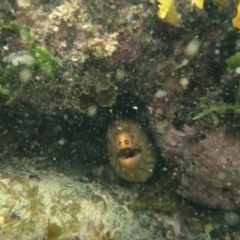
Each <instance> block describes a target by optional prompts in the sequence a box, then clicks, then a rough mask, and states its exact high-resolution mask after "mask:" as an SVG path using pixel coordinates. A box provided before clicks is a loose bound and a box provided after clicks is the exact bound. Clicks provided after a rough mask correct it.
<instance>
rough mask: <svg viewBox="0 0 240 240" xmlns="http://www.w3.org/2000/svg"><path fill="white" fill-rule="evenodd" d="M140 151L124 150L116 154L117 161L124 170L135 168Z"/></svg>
mask: <svg viewBox="0 0 240 240" xmlns="http://www.w3.org/2000/svg"><path fill="white" fill-rule="evenodd" d="M141 152H142V151H141V150H140V149H138V148H125V149H122V150H120V151H119V152H118V154H117V159H118V161H119V162H120V164H121V166H122V167H123V168H125V169H133V168H136V167H137V166H138V164H139V162H140V159H141Z"/></svg>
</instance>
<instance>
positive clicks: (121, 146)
mask: <svg viewBox="0 0 240 240" xmlns="http://www.w3.org/2000/svg"><path fill="white" fill-rule="evenodd" d="M107 152H108V158H109V161H110V164H111V165H112V167H113V168H114V170H115V172H116V173H117V175H118V176H119V177H120V178H123V179H125V180H127V181H130V182H144V181H146V180H147V179H148V178H150V177H151V176H152V174H153V170H154V167H155V164H156V158H155V151H154V147H153V146H152V144H151V143H150V141H149V140H148V138H147V136H146V134H145V133H144V131H143V130H142V128H141V126H140V125H138V124H137V123H134V122H132V121H126V120H123V121H119V122H116V123H115V124H113V125H112V126H110V127H109V129H108V133H107Z"/></svg>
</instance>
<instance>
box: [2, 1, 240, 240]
mask: <svg viewBox="0 0 240 240" xmlns="http://www.w3.org/2000/svg"><path fill="white" fill-rule="evenodd" d="M239 29H240V4H239V1H237V0H229V1H227V0H156V1H155V0H154V1H153V0H149V1H143V0H138V1H136V0H131V1H118V0H108V1H101V0H99V1H95V0H88V1H86V0H69V1H67V0H66V1H64V0H56V1H46V0H17V1H13V0H11V1H7V0H3V1H1V3H0V46H1V48H0V53H1V56H2V57H1V59H0V106H1V110H2V111H1V113H0V116H1V122H0V129H1V133H0V136H1V139H0V149H1V150H2V152H3V157H2V159H4V161H3V162H4V164H6V159H7V158H8V159H11V161H9V162H11V164H12V163H13V164H14V158H15V157H17V158H18V157H20V158H23V159H25V158H33V157H36V156H38V155H41V157H42V158H43V159H46V160H45V162H48V164H50V165H51V166H52V165H54V164H56V163H55V162H54V161H55V160H56V159H58V163H59V164H57V165H58V166H57V167H58V168H59V169H61V170H62V169H64V170H66V169H68V167H69V166H72V165H73V166H74V167H76V168H77V167H79V166H81V167H82V166H83V165H84V168H86V172H85V175H86V176H85V177H84V179H85V180H84V181H95V180H96V178H97V179H98V180H99V179H101V177H100V176H102V175H104V177H106V179H110V181H113V182H115V181H116V182H118V181H120V180H119V178H118V177H121V178H123V179H125V180H128V181H131V182H144V183H141V184H139V185H137V186H141V187H139V188H141V189H144V190H146V192H144V191H143V192H144V193H143V195H147V196H151V198H152V199H151V201H150V200H149V199H147V198H146V197H145V196H140V195H141V194H140V193H139V199H138V200H139V202H136V203H135V205H134V204H133V206H140V207H142V208H144V207H150V208H153V209H158V210H163V211H170V212H181V213H182V212H184V213H186V212H188V210H186V212H185V209H183V208H182V205H181V204H179V203H180V202H183V201H187V202H190V203H191V204H193V205H194V204H200V206H204V207H208V208H210V209H214V210H216V209H220V210H221V211H231V212H224V214H225V215H224V216H226V219H228V220H227V222H228V223H229V222H231V221H230V220H229V217H228V216H230V215H231V216H233V215H234V214H236V215H234V216H235V217H236V221H235V223H234V224H231V223H229V224H228V226H229V227H230V228H231V227H233V228H231V229H234V231H235V227H236V226H238V225H239V220H238V213H239V209H240V206H239V202H240V197H239V196H240V181H239V174H240V163H239V162H240V161H239V153H240V124H239V120H240V116H239V114H240V90H239V89H240V83H239V74H240V63H239V62H240V38H239V34H238V30H239ZM113 122H117V123H120V124H119V125H116V126H115V125H114V126H112V123H113ZM124 123H126V125H124ZM127 125H128V126H127ZM111 126H112V127H111ZM129 126H130V127H129ZM123 130H124V131H123ZM142 130H144V131H142ZM145 134H146V136H145ZM106 135H107V139H106ZM136 136H137V138H136V139H135V138H134V137H136ZM148 136H150V137H149V139H148ZM116 139H117V140H116ZM119 142H120V143H121V144H122V145H121V146H118V145H117V144H119ZM129 146H130V147H129ZM145 146H147V148H146V152H147V154H145V155H144V147H145ZM107 152H108V157H107ZM143 155H144V156H143ZM24 157H25V158H24ZM108 158H109V159H108ZM53 159H54V160H53ZM79 159H80V160H79ZM108 160H110V163H111V165H112V166H113V168H115V171H116V173H117V175H116V174H115V173H114V172H113V171H112V170H109V169H110V168H109V166H110V164H109V161H108ZM130 160H133V162H132V161H130ZM148 160H149V161H148ZM139 163H140V165H139ZM17 165H22V163H17ZM99 166H100V167H99ZM95 167H99V169H98V170H96V169H95ZM93 169H94V170H93ZM133 172H134V173H133ZM143 172H145V174H143ZM89 173H90V174H89ZM168 176H171V177H168ZM172 176H174V177H173V178H172ZM175 177H176V178H175ZM93 179H94V180H93ZM173 179H174V181H173ZM175 179H176V180H175ZM82 180H83V178H82ZM99 181H100V180H99ZM145 181H147V182H145ZM161 181H162V182H161ZM120 182H121V181H120ZM9 184H10V183H9ZM16 184H18V183H16ZM24 184H25V183H23V185H24ZM124 184H127V183H126V182H124ZM1 186H2V189H3V191H6V192H7V193H9V194H10V195H11V194H13V195H14V194H15V192H14V191H13V192H11V191H9V190H8V189H9V187H10V188H11V184H10V185H9V187H7V185H6V184H5V183H2V185H1ZM150 186H151V187H150ZM8 191H9V192H8ZM139 192H141V191H139ZM159 193H161V195H162V197H161V196H160V194H159ZM27 197H28V196H27ZM63 198H64V199H65V198H67V197H63ZM135 200H136V199H135ZM155 200H156V201H155ZM160 200H162V201H163V202H164V204H163V202H162V201H160ZM34 201H36V199H35V200H34ZM166 202H168V203H169V205H168V204H165V203H166ZM29 204H30V203H28V205H29ZM39 204H40V205H41V203H39ZM30 205H31V204H30ZM30 205H29V206H30ZM70 205H71V204H70ZM70 205H69V206H70ZM65 207H66V208H67V207H68V206H65ZM70 207H71V206H70ZM74 207H76V206H75V205H74ZM194 207H196V206H194ZM194 207H193V208H194ZM0 210H1V209H0ZM69 211H70V212H71V209H70V210H69ZM234 211H235V212H234ZM221 213H222V212H221ZM34 214H35V213H34ZM227 214H230V215H227ZM186 215H187V216H189V215H191V214H190V213H189V212H188V214H186ZM1 221H2V220H1V219H0V224H3V223H1ZM78 221H80V220H78ZM49 224H50V225H51V224H52V223H49ZM49 224H48V226H50V225H49ZM53 224H55V223H53ZM64 224H65V223H64ZM64 224H60V223H59V224H58V226H60V225H61V228H62V229H61V231H64V232H66V230H63V229H65V228H64V226H65V225H64ZM67 224H68V223H67ZM99 224H100V225H101V224H102V223H99ZM220 224H222V222H221V223H220ZM100 225H99V226H100ZM216 225H217V224H216ZM216 225H214V228H215V232H214V230H213V231H212V228H211V227H210V228H207V229H205V234H206V232H207V233H208V234H207V235H208V237H209V238H208V239H211V236H212V237H215V236H217V233H216V232H217V231H220V230H219V228H218V227H216ZM0 226H1V225H0ZM46 226H47V225H45V227H46ZM51 226H52V225H51ZM211 226H212V225H211ZM83 227H85V226H83ZM100 228H101V231H104V234H105V235H104V234H103V233H102V232H101V231H98V233H96V234H100V235H101V236H102V238H101V237H99V238H100V239H112V238H114V237H115V232H114V231H113V233H111V234H112V235H111V234H110V233H108V230H106V228H105V227H104V226H103V225H101V226H100ZM54 229H55V230H56V225H54ZM209 229H210V230H209ZM216 229H217V230H216ZM55 230H54V231H55ZM57 230H59V228H58V229H57ZM85 230H86V229H85ZM49 231H50V230H49ZM59 231H60V230H59ZM176 232H177V230H176ZM210 232H211V233H212V232H213V234H212V235H211V234H210ZM220 232H221V231H220ZM227 232H228V230H226V231H225V230H224V231H223V232H221V234H222V235H225V236H227V234H228V233H227ZM93 234H95V233H93ZM221 234H219V235H221ZM175 235H177V236H178V237H180V234H175ZM60 236H61V235H60V234H59V235H57V236H54V235H52V237H56V239H62V238H61V237H60ZM236 236H237V235H236ZM91 237H92V236H90V237H89V236H83V238H90V239H91ZM205 237H206V236H205ZM231 237H232V238H233V236H231ZM50 239H51V238H50ZM70 239H71V238H70ZM166 239H168V238H166ZM192 239H194V237H192ZM213 239H214V238H213ZM215 239H220V238H217V237H216V238H215ZM236 239H237V238H236Z"/></svg>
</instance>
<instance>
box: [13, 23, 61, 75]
mask: <svg viewBox="0 0 240 240" xmlns="http://www.w3.org/2000/svg"><path fill="white" fill-rule="evenodd" d="M10 26H11V28H13V29H15V30H17V31H18V32H19V33H20V35H21V37H22V38H23V39H25V40H26V41H27V43H28V44H29V46H30V47H31V51H30V53H31V55H32V57H33V58H34V59H35V60H36V62H37V64H38V65H39V66H40V68H41V69H42V70H43V71H44V72H45V73H46V74H47V75H48V76H50V77H53V76H54V75H55V74H56V72H57V71H58V69H59V64H58V61H57V60H56V58H55V57H54V56H52V54H51V53H50V52H49V51H48V50H47V49H45V48H43V47H41V46H40V45H38V44H37V43H36V41H35V39H34V38H33V37H32V36H31V35H30V33H29V32H28V31H27V29H26V28H25V27H24V26H23V25H21V24H18V23H16V22H14V21H11V22H10Z"/></svg>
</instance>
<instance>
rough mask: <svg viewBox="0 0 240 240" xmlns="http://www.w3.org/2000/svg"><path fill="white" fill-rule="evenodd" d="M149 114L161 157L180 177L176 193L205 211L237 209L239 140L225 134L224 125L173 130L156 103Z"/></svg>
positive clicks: (239, 188) (239, 174) (239, 194)
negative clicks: (199, 128)
mask: <svg viewBox="0 0 240 240" xmlns="http://www.w3.org/2000/svg"><path fill="white" fill-rule="evenodd" d="M150 110H151V111H150V114H149V116H150V124H151V127H152V129H153V131H154V134H155V138H156V142H157V144H158V146H159V147H160V148H161V151H162V155H163V156H164V157H165V159H166V160H167V161H168V164H169V166H172V167H174V168H178V169H180V171H181V173H182V175H181V182H180V184H179V186H178V193H179V194H180V195H181V196H182V197H184V198H187V199H190V200H193V201H194V202H197V203H200V204H204V205H206V206H208V207H212V208H222V209H225V210H237V209H239V203H240V179H239V176H240V139H239V138H238V137H236V136H232V135H230V134H228V133H226V127H225V126H224V125H219V126H217V127H215V128H213V129H208V130H206V131H200V130H198V128H197V127H195V126H188V125H184V126H183V128H182V129H181V130H177V129H176V128H175V127H174V126H173V124H172V123H171V122H170V121H169V120H167V119H166V118H165V117H163V116H162V114H163V112H162V111H161V109H160V108H159V107H158V105H157V104H156V103H153V104H152V106H151V107H150Z"/></svg>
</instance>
